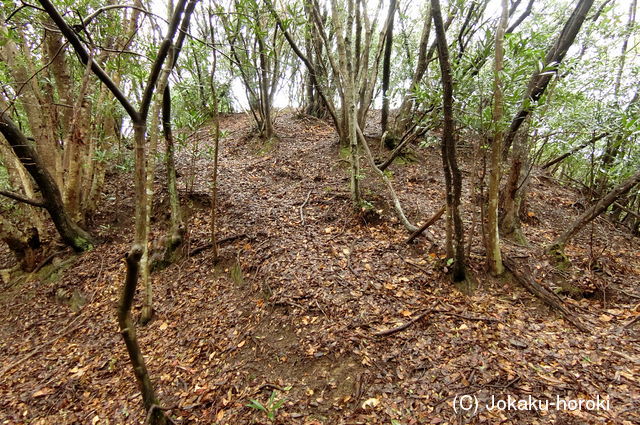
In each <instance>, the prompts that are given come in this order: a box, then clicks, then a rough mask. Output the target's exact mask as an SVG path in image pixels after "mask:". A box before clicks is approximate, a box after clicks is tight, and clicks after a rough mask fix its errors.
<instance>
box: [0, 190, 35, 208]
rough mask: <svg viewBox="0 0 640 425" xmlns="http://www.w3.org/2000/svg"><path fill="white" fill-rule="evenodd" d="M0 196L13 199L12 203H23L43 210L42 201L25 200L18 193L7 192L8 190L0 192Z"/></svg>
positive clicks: (24, 197) (25, 198)
mask: <svg viewBox="0 0 640 425" xmlns="http://www.w3.org/2000/svg"><path fill="white" fill-rule="evenodd" d="M0 195H2V196H6V197H7V198H10V199H13V200H14V201H18V202H23V203H25V204H29V205H31V206H34V207H39V208H44V201H38V200H36V199H31V198H27V197H26V196H22V195H20V194H19V193H15V192H9V191H8V190H0Z"/></svg>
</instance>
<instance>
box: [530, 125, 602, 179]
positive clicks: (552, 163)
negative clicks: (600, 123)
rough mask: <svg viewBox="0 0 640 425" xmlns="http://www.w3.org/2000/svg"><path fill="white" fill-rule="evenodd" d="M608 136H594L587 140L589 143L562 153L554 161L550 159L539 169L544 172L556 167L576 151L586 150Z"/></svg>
mask: <svg viewBox="0 0 640 425" xmlns="http://www.w3.org/2000/svg"><path fill="white" fill-rule="evenodd" d="M608 135H609V133H600V134H599V135H597V136H594V137H592V138H591V139H589V141H588V142H586V143H583V144H581V145H579V146H576V147H575V148H573V149H571V150H570V151H569V152H565V153H563V154H562V155H559V156H557V157H556V158H554V159H552V160H550V161H547V162H545V163H544V164H543V165H541V166H540V168H541V169H542V170H546V169H547V168H550V167H552V166H554V165H556V164H557V163H559V162H561V161H564V160H565V159H566V158H568V157H570V156H571V155H573V154H574V153H576V152H578V151H580V150H582V149H584V148H586V147H587V146H589V145H591V144H593V143H595V142H597V141H598V140H600V139H602V138H604V137H606V136H608Z"/></svg>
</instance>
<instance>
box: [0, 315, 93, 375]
mask: <svg viewBox="0 0 640 425" xmlns="http://www.w3.org/2000/svg"><path fill="white" fill-rule="evenodd" d="M88 317H89V315H86V316H84V318H83V319H82V320H80V321H79V322H77V323H76V321H77V320H78V319H79V318H80V316H77V317H76V318H75V319H73V320H72V321H71V323H69V324H68V325H67V326H66V327H65V328H64V329H63V330H62V331H61V332H60V333H59V334H58V335H56V336H55V337H54V338H51V339H50V340H49V341H47V342H45V343H43V344H40V345H39V346H38V347H36V348H35V349H34V350H33V351H31V352H30V353H29V354H27V355H26V356H24V357H22V358H21V359H19V360H16V361H15V362H13V363H11V364H10V365H9V366H7V367H5V368H4V369H2V371H0V376H4V374H5V373H7V372H8V371H10V370H11V369H13V368H14V367H16V366H19V365H20V364H22V363H24V362H25V361H27V360H29V359H30V358H31V357H33V356H35V355H36V354H38V353H39V352H40V350H42V349H43V348H44V347H46V346H47V345H51V344H53V343H54V342H56V341H57V340H58V339H60V338H62V337H64V336H67V335H69V334H70V333H71V332H73V331H75V330H76V329H77V328H78V327H79V326H80V325H81V324H82V323H83V322H84V321H85V320H87V318H88ZM74 325H75V326H74Z"/></svg>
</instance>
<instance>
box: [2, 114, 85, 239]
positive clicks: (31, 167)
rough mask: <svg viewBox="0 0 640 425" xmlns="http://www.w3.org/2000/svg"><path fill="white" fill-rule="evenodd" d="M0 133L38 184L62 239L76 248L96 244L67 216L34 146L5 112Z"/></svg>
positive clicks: (60, 196)
mask: <svg viewBox="0 0 640 425" xmlns="http://www.w3.org/2000/svg"><path fill="white" fill-rule="evenodd" d="M0 133H2V135H3V136H4V137H5V139H7V141H8V142H9V145H10V146H11V149H12V150H13V152H14V153H15V155H16V157H18V158H19V159H20V161H21V162H22V164H23V165H24V167H25V168H26V170H27V171H28V172H29V174H30V175H31V177H33V180H34V181H35V182H36V185H38V188H39V189H40V192H41V194H42V198H43V207H44V208H45V209H46V210H47V212H48V213H49V215H50V216H51V219H52V220H53V224H54V225H55V227H56V230H58V233H59V234H60V236H61V237H62V240H63V241H64V242H65V243H66V244H67V245H69V246H71V247H72V248H73V249H74V250H76V251H86V250H88V249H91V248H92V247H93V246H94V244H95V241H94V239H93V238H92V237H91V235H90V234H89V233H87V232H86V231H85V230H83V229H82V228H81V227H80V226H78V225H77V224H76V223H75V222H74V221H73V220H72V219H71V218H70V217H69V215H68V213H67V211H66V209H65V206H64V202H63V201H62V194H61V193H60V188H59V187H58V185H57V184H56V182H55V180H54V179H53V177H52V176H51V174H49V171H47V168H46V167H45V165H44V164H43V162H42V160H41V159H40V156H39V155H38V153H37V151H36V149H35V148H34V147H33V146H32V144H31V142H29V141H28V140H27V138H26V137H25V135H24V134H23V133H22V132H21V131H20V129H19V128H18V127H17V126H16V125H15V124H14V122H13V121H12V120H11V118H9V115H8V114H7V113H6V112H1V113H0Z"/></svg>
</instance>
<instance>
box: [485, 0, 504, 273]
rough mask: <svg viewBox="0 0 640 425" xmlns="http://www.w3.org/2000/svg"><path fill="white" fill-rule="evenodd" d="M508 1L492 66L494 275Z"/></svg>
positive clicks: (490, 259)
mask: <svg viewBox="0 0 640 425" xmlns="http://www.w3.org/2000/svg"><path fill="white" fill-rule="evenodd" d="M508 21H509V1H508V0H502V15H501V16H500V22H499V23H498V28H497V31H496V51H495V59H494V67H493V78H494V89H493V126H494V132H493V140H492V141H491V163H490V170H489V186H488V188H487V231H486V234H487V237H486V243H487V247H486V249H487V263H488V264H489V272H490V273H491V274H492V275H494V276H500V275H501V274H502V273H504V266H503V265H502V254H501V252H500V235H499V232H498V201H499V197H500V177H501V174H502V173H501V171H502V158H501V154H502V116H503V115H504V110H503V98H504V95H503V84H502V78H501V77H500V73H501V72H502V69H503V64H504V34H505V31H506V28H507V24H508V23H509V22H508Z"/></svg>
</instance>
